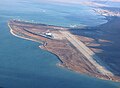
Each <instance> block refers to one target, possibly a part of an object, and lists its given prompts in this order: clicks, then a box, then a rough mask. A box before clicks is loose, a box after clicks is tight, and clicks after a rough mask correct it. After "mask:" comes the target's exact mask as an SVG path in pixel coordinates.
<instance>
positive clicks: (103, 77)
mask: <svg viewBox="0 0 120 88" xmlns="http://www.w3.org/2000/svg"><path fill="white" fill-rule="evenodd" d="M8 26H9V27H10V25H9V24H8ZM10 32H11V34H12V35H14V36H16V37H19V38H23V39H26V40H31V41H34V42H39V41H36V40H34V39H31V38H25V37H23V36H18V35H17V34H15V33H14V32H13V29H12V28H11V27H10ZM39 43H40V42H39ZM39 47H40V48H41V49H44V50H47V51H48V52H51V53H53V54H55V55H56V56H57V57H58V58H59V60H60V61H61V62H64V58H63V57H62V56H61V55H59V53H57V52H55V51H53V50H51V49H49V48H48V49H47V47H46V46H44V44H42V45H41V46H39ZM57 65H58V66H61V67H65V68H68V69H70V70H72V71H75V72H79V73H82V74H86V72H84V71H83V72H81V71H79V70H75V69H74V68H71V67H69V65H68V66H67V64H64V63H59V64H57ZM87 74H88V75H89V76H93V77H97V78H100V79H104V80H112V81H116V82H118V81H117V80H116V79H111V77H110V78H109V77H106V76H104V75H99V74H96V75H95V74H93V73H87ZM112 78H113V77H112Z"/></svg>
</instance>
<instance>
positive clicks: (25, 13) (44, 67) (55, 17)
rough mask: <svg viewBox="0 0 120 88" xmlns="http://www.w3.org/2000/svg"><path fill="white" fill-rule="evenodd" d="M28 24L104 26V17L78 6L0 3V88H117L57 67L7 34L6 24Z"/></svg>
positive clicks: (35, 45) (25, 42) (35, 47)
mask: <svg viewBox="0 0 120 88" xmlns="http://www.w3.org/2000/svg"><path fill="white" fill-rule="evenodd" d="M10 19H21V20H28V21H30V22H39V23H46V24H53V25H58V26H70V25H88V26H95V25H99V24H102V23H105V22H106V20H104V17H102V16H99V15H98V14H96V13H94V12H93V11H92V10H91V8H90V7H86V6H82V5H65V4H64V5H62V4H57V3H56V4H52V3H40V2H39V3H38V2H34V0H30V1H29V0H28V1H27V0H26V1H25V0H11V1H10V0H1V1H0V88H119V87H120V86H119V83H114V82H111V81H105V80H100V79H97V78H93V77H89V76H86V75H83V74H79V73H76V72H73V71H70V70H67V69H66V68H61V67H58V66H57V65H56V64H57V63H59V62H60V61H59V60H58V57H57V56H55V55H53V54H51V53H50V52H47V51H45V50H42V49H40V48H39V47H38V46H39V45H40V44H39V43H36V42H32V41H28V40H24V39H20V38H17V37H15V36H13V35H12V34H10V32H9V28H8V26H7V21H8V20H10Z"/></svg>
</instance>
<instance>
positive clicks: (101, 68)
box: [8, 20, 120, 81]
mask: <svg viewBox="0 0 120 88" xmlns="http://www.w3.org/2000/svg"><path fill="white" fill-rule="evenodd" d="M8 26H9V28H10V32H11V33H12V34H13V35H14V36H16V37H20V38H24V39H28V40H32V41H36V42H39V43H41V44H42V46H40V48H41V49H44V50H47V51H49V52H51V53H53V54H55V55H57V56H58V58H59V60H60V63H59V64H58V65H59V66H62V67H66V68H68V69H70V70H73V71H76V72H79V73H82V74H87V75H90V76H93V77H97V78H100V79H105V80H113V81H120V77H119V76H116V75H114V73H113V72H112V71H111V70H110V69H109V67H108V66H107V65H105V64H104V63H103V62H102V61H101V60H100V58H99V57H98V56H97V55H96V54H95V53H94V52H93V51H92V50H91V49H89V48H88V47H87V46H86V45H85V44H84V43H83V42H81V40H80V38H79V36H78V35H73V34H72V33H70V31H69V29H70V28H67V27H66V28H65V27H61V26H54V25H47V24H37V23H30V22H25V21H18V20H10V21H9V22H8Z"/></svg>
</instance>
